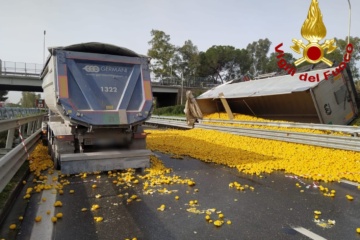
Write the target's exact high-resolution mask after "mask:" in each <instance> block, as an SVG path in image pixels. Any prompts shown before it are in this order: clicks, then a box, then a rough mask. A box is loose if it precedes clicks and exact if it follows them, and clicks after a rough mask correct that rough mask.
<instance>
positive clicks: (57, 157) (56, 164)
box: [51, 140, 61, 170]
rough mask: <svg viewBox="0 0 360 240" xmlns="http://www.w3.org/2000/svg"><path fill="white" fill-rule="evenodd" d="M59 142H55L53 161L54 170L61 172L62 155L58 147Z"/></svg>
mask: <svg viewBox="0 0 360 240" xmlns="http://www.w3.org/2000/svg"><path fill="white" fill-rule="evenodd" d="M57 144H58V143H57V140H54V142H53V156H51V157H52V160H53V162H54V169H55V170H60V168H61V166H60V153H59V150H58V146H57Z"/></svg>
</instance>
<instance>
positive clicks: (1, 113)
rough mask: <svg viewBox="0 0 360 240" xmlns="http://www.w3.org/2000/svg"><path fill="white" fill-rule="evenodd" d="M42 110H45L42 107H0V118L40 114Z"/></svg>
mask: <svg viewBox="0 0 360 240" xmlns="http://www.w3.org/2000/svg"><path fill="white" fill-rule="evenodd" d="M44 111H45V110H44V109H40V108H11V107H0V120H4V119H13V118H20V117H26V116H30V115H36V114H40V113H42V112H44ZM44 113H45V112H44Z"/></svg>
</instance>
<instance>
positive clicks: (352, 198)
mask: <svg viewBox="0 0 360 240" xmlns="http://www.w3.org/2000/svg"><path fill="white" fill-rule="evenodd" d="M346 198H347V199H348V200H349V201H352V200H354V197H353V196H351V195H346Z"/></svg>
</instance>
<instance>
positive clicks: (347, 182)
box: [340, 180, 360, 187]
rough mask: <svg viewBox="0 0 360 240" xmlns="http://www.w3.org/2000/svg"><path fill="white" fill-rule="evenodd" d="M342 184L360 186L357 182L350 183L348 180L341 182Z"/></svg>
mask: <svg viewBox="0 0 360 240" xmlns="http://www.w3.org/2000/svg"><path fill="white" fill-rule="evenodd" d="M340 182H341V183H346V184H349V185H353V186H355V187H357V186H360V184H358V183H356V182H352V181H348V180H340Z"/></svg>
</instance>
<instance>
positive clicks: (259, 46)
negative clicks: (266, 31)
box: [246, 38, 271, 76]
mask: <svg viewBox="0 0 360 240" xmlns="http://www.w3.org/2000/svg"><path fill="white" fill-rule="evenodd" d="M270 45H271V42H270V40H269V39H267V38H265V39H259V40H258V41H257V42H253V43H250V44H248V45H247V47H246V50H247V51H248V53H249V55H250V59H251V61H252V66H251V69H250V73H251V74H252V75H254V76H256V75H258V74H261V73H265V71H266V66H267V63H268V61H269V59H268V57H267V54H268V52H269V49H270Z"/></svg>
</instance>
